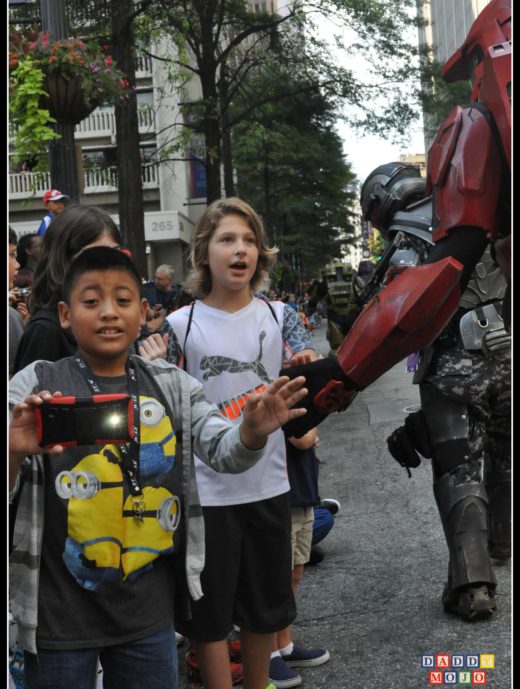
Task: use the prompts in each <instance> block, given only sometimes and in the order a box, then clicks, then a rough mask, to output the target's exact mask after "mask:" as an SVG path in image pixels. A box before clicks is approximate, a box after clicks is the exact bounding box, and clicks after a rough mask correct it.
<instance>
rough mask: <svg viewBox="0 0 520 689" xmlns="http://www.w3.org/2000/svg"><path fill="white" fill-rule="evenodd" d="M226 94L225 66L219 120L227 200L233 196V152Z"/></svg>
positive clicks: (221, 86) (221, 79)
mask: <svg viewBox="0 0 520 689" xmlns="http://www.w3.org/2000/svg"><path fill="white" fill-rule="evenodd" d="M228 106H229V103H228V92H227V76H226V69H225V65H222V74H221V76H220V119H221V123H222V163H223V166H224V192H225V195H226V197H227V198H229V197H230V196H234V195H235V180H234V178H233V151H232V148H231V130H230V128H229V117H228V113H229V110H228Z"/></svg>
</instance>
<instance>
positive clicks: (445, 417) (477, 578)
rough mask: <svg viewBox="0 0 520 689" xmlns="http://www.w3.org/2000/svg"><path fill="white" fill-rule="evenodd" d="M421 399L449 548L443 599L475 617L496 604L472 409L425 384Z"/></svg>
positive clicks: (468, 616)
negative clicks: (474, 458)
mask: <svg viewBox="0 0 520 689" xmlns="http://www.w3.org/2000/svg"><path fill="white" fill-rule="evenodd" d="M420 391H421V403H422V407H423V410H424V413H425V415H426V420H427V424H428V430H429V436H430V442H431V445H432V448H433V454H434V459H433V462H432V467H433V473H434V484H433V492H434V495H435V500H436V502H437V506H438V508H439V513H440V516H441V520H442V525H443V527H444V534H445V537H446V543H447V545H448V549H449V553H450V561H449V569H448V582H447V584H446V587H445V589H444V594H443V604H444V607H445V608H446V609H447V610H450V611H452V612H456V613H457V614H459V615H461V616H462V617H464V618H466V619H468V620H473V619H476V618H479V617H486V616H488V615H490V614H491V612H492V611H493V610H494V609H495V607H496V604H495V600H494V597H495V596H494V590H495V586H496V579H495V575H494V573H493V568H492V566H491V559H490V555H489V550H488V498H487V493H486V488H485V486H484V484H483V483H481V482H480V480H479V479H480V471H477V470H476V469H475V463H474V462H473V461H472V458H471V449H470V446H469V439H468V434H469V419H468V409H467V407H466V404H465V403H464V402H463V401H462V400H457V399H454V398H452V397H448V396H447V395H445V394H443V393H442V392H441V391H439V390H438V389H437V388H436V387H435V386H433V385H431V384H428V383H422V384H421V386H420Z"/></svg>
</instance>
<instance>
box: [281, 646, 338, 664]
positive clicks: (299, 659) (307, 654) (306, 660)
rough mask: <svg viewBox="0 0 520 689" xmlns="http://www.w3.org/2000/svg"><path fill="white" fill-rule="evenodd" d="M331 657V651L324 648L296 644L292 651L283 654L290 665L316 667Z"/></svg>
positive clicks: (284, 659) (283, 657)
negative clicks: (304, 646)
mask: <svg viewBox="0 0 520 689" xmlns="http://www.w3.org/2000/svg"><path fill="white" fill-rule="evenodd" d="M329 658H330V653H329V652H328V651H325V650H324V649H322V648H301V647H300V646H296V645H295V646H294V647H293V651H292V653H289V655H284V656H282V659H283V661H284V663H286V664H287V665H288V666H289V667H315V666H316V665H323V663H326V662H327V660H328V659H329Z"/></svg>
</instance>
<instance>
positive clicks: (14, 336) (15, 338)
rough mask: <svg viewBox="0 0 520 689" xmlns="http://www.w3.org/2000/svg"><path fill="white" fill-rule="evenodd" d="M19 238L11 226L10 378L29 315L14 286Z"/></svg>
mask: <svg viewBox="0 0 520 689" xmlns="http://www.w3.org/2000/svg"><path fill="white" fill-rule="evenodd" d="M17 241H18V238H17V236H16V232H15V231H14V230H13V228H12V227H10V228H9V267H8V280H9V285H8V286H9V378H10V377H11V376H12V375H13V371H14V360H15V356H16V352H17V350H18V345H19V343H20V340H21V339H22V335H23V328H24V322H25V321H26V320H27V318H28V316H29V312H28V310H27V306H26V305H25V303H24V302H23V301H20V290H19V289H16V288H13V283H14V279H15V276H16V272H17V270H18V266H19V263H18V261H17V260H16V243H17Z"/></svg>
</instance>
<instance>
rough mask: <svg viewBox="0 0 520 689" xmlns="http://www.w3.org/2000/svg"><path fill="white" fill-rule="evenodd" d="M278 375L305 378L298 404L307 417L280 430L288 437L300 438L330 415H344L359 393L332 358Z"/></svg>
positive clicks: (292, 367) (289, 369)
mask: <svg viewBox="0 0 520 689" xmlns="http://www.w3.org/2000/svg"><path fill="white" fill-rule="evenodd" d="M280 375H281V376H289V378H296V377H297V376H305V387H306V388H307V389H308V391H309V392H308V393H307V395H306V396H305V397H304V398H303V399H302V400H301V402H300V406H301V407H305V408H306V409H307V413H306V414H305V415H304V416H300V417H299V418H297V419H293V420H292V421H289V423H287V424H285V426H283V430H284V432H285V434H286V435H287V436H288V437H293V436H295V437H296V438H300V437H301V436H302V435H305V433H307V431H309V430H310V429H311V428H314V427H315V426H317V425H318V424H319V423H321V422H322V421H323V419H325V418H326V417H327V416H328V415H329V414H330V413H331V412H333V411H343V410H344V409H346V408H347V407H348V406H349V405H350V403H351V402H352V400H353V399H354V397H355V396H356V395H357V392H358V391H357V390H356V389H355V386H354V384H353V382H352V381H351V380H350V379H349V378H348V377H347V376H346V375H345V374H344V373H343V372H342V370H341V368H340V367H339V364H338V361H337V359H336V358H334V357H327V358H325V359H318V360H317V361H313V362H311V363H308V364H301V365H299V366H290V367H289V368H284V369H282V370H281V371H280Z"/></svg>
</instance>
